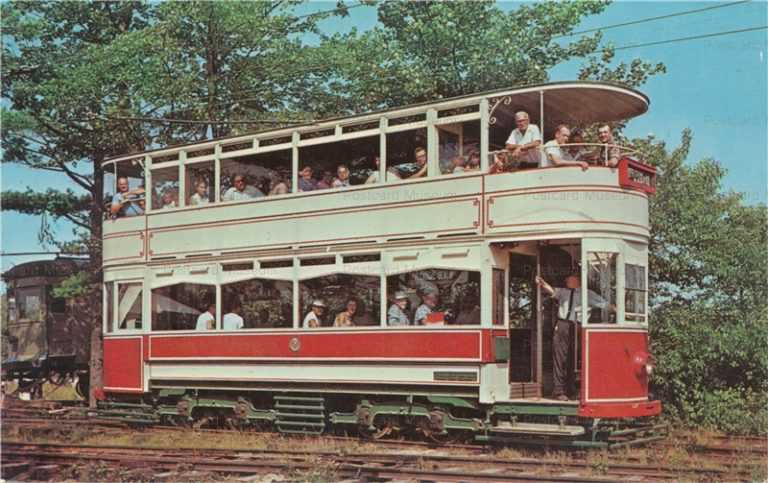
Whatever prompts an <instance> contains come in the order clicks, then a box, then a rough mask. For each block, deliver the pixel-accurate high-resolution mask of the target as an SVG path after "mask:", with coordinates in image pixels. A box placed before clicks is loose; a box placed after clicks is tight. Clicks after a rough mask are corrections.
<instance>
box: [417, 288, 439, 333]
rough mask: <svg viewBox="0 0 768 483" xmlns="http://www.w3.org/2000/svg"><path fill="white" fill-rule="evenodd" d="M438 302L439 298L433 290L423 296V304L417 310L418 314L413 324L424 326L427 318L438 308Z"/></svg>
mask: <svg viewBox="0 0 768 483" xmlns="http://www.w3.org/2000/svg"><path fill="white" fill-rule="evenodd" d="M437 301H438V297H437V294H436V293H435V292H433V291H431V290H430V291H426V292H425V293H424V295H422V296H421V302H422V304H421V305H419V308H418V309H416V314H414V316H413V323H414V324H416V325H424V323H425V319H426V318H427V316H428V315H429V314H431V313H432V311H433V310H435V307H437Z"/></svg>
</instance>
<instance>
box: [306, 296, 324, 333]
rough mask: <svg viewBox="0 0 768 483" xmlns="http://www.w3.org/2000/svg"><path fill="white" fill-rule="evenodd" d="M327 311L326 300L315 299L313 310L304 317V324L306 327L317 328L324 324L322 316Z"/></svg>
mask: <svg viewBox="0 0 768 483" xmlns="http://www.w3.org/2000/svg"><path fill="white" fill-rule="evenodd" d="M323 312H325V302H323V301H322V300H319V299H318V300H315V301H314V302H312V310H310V311H309V313H307V315H306V317H304V323H303V324H302V326H303V327H304V328H305V329H316V328H318V327H321V326H322V321H321V317H322V316H323Z"/></svg>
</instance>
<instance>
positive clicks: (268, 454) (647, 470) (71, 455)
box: [2, 442, 749, 482]
mask: <svg viewBox="0 0 768 483" xmlns="http://www.w3.org/2000/svg"><path fill="white" fill-rule="evenodd" d="M2 450H3V456H4V460H5V464H6V465H8V464H9V463H10V464H11V465H12V466H11V467H12V468H19V469H23V468H24V467H35V466H38V465H47V466H50V465H59V466H68V465H74V464H93V463H97V462H98V463H99V464H105V463H107V464H109V465H116V466H121V467H128V468H131V467H147V466H151V467H152V469H153V470H154V471H173V470H176V469H178V468H179V467H182V466H183V467H184V468H186V469H187V470H193V471H201V472H207V473H216V474H221V475H223V474H231V475H253V474H260V473H268V472H281V471H285V470H291V471H312V470H313V469H315V468H317V466H318V464H323V465H327V467H329V468H333V471H334V474H335V475H336V476H337V477H339V478H356V479H379V480H384V481H386V480H391V479H417V480H424V479H427V480H429V479H432V480H437V481H478V482H479V481H573V482H593V481H599V482H605V481H627V480H628V479H632V480H633V481H659V480H671V481H677V480H680V479H688V480H700V479H720V480H729V479H733V478H734V477H735V478H736V479H740V478H745V479H746V478H748V476H749V475H747V474H745V473H738V472H736V473H734V472H733V471H731V470H729V469H722V468H709V469H706V468H701V467H677V468H669V467H661V466H658V465H648V464H629V463H612V462H608V461H601V462H599V463H595V462H584V461H572V460H571V461H564V460H562V459H546V458H497V457H492V456H481V455H455V454H435V453H425V452H424V451H399V452H388V453H380V452H376V453H371V452H353V453H343V452H339V451H315V450H313V451H311V452H310V453H308V452H307V450H294V451H291V450H269V449H264V450H261V449H260V450H252V449H234V450H233V449H216V448H196V449H168V448H159V447H137V446H103V445H69V444H54V443H45V444H43V443H12V442H3V443H2ZM13 465H15V466H13ZM6 476H11V477H13V476H14V475H6Z"/></svg>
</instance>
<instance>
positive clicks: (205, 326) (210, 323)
mask: <svg viewBox="0 0 768 483" xmlns="http://www.w3.org/2000/svg"><path fill="white" fill-rule="evenodd" d="M215 328H216V304H214V303H210V304H208V306H207V308H206V309H205V311H204V312H203V313H202V314H200V315H199V316H198V317H197V324H196V326H195V330H213V329H215Z"/></svg>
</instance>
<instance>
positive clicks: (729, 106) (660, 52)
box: [0, 0, 768, 271]
mask: <svg viewBox="0 0 768 483" xmlns="http://www.w3.org/2000/svg"><path fill="white" fill-rule="evenodd" d="M726 3H731V2H726ZM716 4H717V3H715V2H706V3H704V2H659V1H655V2H654V1H632V2H629V1H619V2H616V3H614V4H612V5H610V6H609V7H608V8H607V9H606V10H605V11H604V12H603V13H601V14H600V15H596V16H593V17H589V18H587V19H585V20H584V21H583V23H582V24H581V25H580V26H579V27H578V28H577V30H583V29H590V28H596V27H605V26H608V25H613V24H618V23H623V22H628V21H634V20H638V19H642V18H648V17H655V16H661V15H668V14H673V13H677V12H682V11H686V10H694V9H698V8H703V7H707V6H713V5H716ZM334 5H335V2H312V3H310V4H307V5H303V6H300V7H299V9H300V11H301V13H311V12H313V11H319V10H328V9H331V8H334ZM499 5H500V7H501V8H502V9H504V10H509V9H514V8H515V7H516V6H517V5H519V4H518V3H514V2H501V3H500V4H499ZM766 19H768V3H767V2H766V1H765V0H758V1H755V2H750V3H746V4H739V5H734V6H730V7H726V8H720V9H715V10H710V11H705V12H701V13H695V14H691V15H683V16H677V17H674V18H669V19H663V20H657V21H653V22H646V23H642V24H638V25H632V26H626V27H621V28H615V29H609V30H606V31H605V33H604V41H605V42H611V43H613V44H614V45H615V46H626V45H633V44H639V43H647V42H654V41H660V40H667V39H674V38H680V37H689V36H696V35H703V34H710V33H716V32H723V31H728V30H737V29H744V28H749V27H757V26H761V25H765V24H766ZM376 21H377V17H376V10H375V9H374V8H371V7H359V8H354V9H352V10H350V15H349V17H346V18H342V19H338V18H336V19H332V20H327V21H324V22H323V23H322V24H321V28H322V29H323V30H324V31H326V32H332V31H342V32H346V31H349V30H350V29H351V28H353V27H356V28H357V29H358V30H366V29H369V28H372V27H373V26H374V25H375V24H376ZM767 40H768V33H767V31H766V30H761V31H756V32H748V33H742V34H736V35H728V36H722V37H715V38H709V39H701V40H693V41H688V42H679V43H673V44H665V45H659V46H650V47H641V48H635V49H628V50H620V51H618V52H617V57H616V60H617V61H624V62H631V61H632V60H633V59H635V58H642V59H644V60H647V61H651V62H664V63H665V64H666V65H667V73H666V74H662V75H658V76H655V77H653V78H651V79H650V80H649V81H648V83H647V84H645V85H644V86H642V87H641V88H640V90H642V91H643V92H644V93H646V94H647V95H648V96H649V97H650V99H651V108H650V111H649V112H648V113H647V114H645V115H644V116H642V117H640V118H638V119H635V120H633V121H632V122H631V123H630V124H629V126H628V128H627V130H626V134H627V135H628V136H629V137H641V136H646V135H647V134H649V133H653V134H654V135H655V136H656V137H657V138H658V139H661V140H664V141H666V142H667V143H668V145H670V146H676V145H677V144H678V143H679V139H680V133H681V132H682V130H683V129H685V128H691V129H692V131H693V135H694V141H693V148H692V152H691V155H690V157H689V162H695V161H698V160H700V159H703V158H713V159H716V160H717V161H719V162H720V163H721V164H722V165H723V166H724V167H725V168H726V169H727V170H728V175H727V177H726V179H725V188H726V189H732V190H736V191H741V192H744V193H745V196H746V201H747V202H748V203H757V202H765V201H766V186H767V185H768V168H767V165H768V148H767V145H768V142H767V140H766V133H767V132H768V119H767V114H766V113H767V112H768V99H767V97H766V96H767V93H768V71H767V69H766V55H767V54H768V52H766V50H767V46H768V42H767ZM580 63H581V61H580V60H577V61H572V62H569V63H566V64H563V65H560V66H557V67H556V68H555V69H553V70H552V71H551V72H550V77H551V80H552V81H560V80H572V79H575V78H576V74H577V72H578V67H579V65H580ZM0 183H2V188H3V189H24V188H26V187H27V186H31V187H33V188H35V189H39V190H44V189H45V188H46V187H55V188H59V189H61V188H66V187H72V188H76V186H74V184H73V183H71V182H68V181H67V180H66V177H62V176H58V175H56V174H55V173H48V172H39V171H35V172H30V171H29V170H25V169H24V168H21V167H19V166H13V165H5V164H4V165H3V166H2V172H1V173H0ZM1 221H2V250H3V251H4V252H19V251H32V250H39V249H42V247H40V246H39V244H38V242H37V231H38V229H39V227H40V218H39V217H33V216H27V215H20V214H17V213H12V212H2V220H1ZM57 233H58V235H59V236H60V238H62V239H67V238H70V236H71V227H70V226H69V225H68V224H65V223H60V224H59V225H58V226H57ZM40 258H44V257H40V256H34V257H3V258H2V270H3V271H5V270H7V269H8V268H10V267H11V266H13V265H14V264H17V263H21V262H24V261H30V260H35V259H40Z"/></svg>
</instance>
